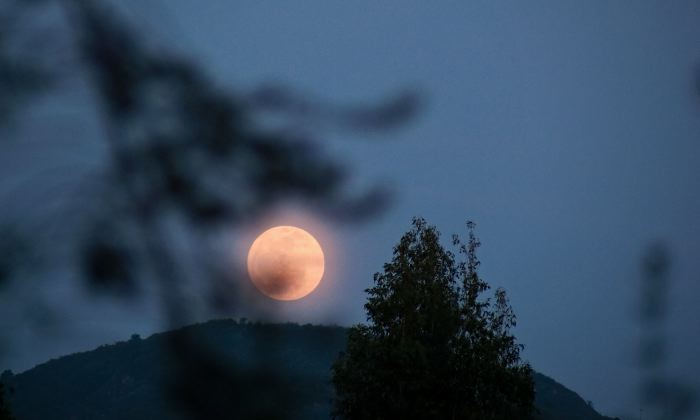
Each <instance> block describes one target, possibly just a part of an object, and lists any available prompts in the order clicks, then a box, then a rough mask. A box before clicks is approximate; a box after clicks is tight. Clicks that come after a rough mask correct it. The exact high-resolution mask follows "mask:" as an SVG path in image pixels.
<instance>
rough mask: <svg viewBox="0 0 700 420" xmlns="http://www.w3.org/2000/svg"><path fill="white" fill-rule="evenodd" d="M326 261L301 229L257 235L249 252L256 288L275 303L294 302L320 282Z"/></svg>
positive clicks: (280, 229) (308, 235)
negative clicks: (282, 301) (274, 300)
mask: <svg viewBox="0 0 700 420" xmlns="http://www.w3.org/2000/svg"><path fill="white" fill-rule="evenodd" d="M324 268H325V260H324V256H323V250H322V249H321V245H319V243H318V241H317V240H316V239H315V238H314V237H313V236H311V234H310V233H308V232H307V231H305V230H304V229H300V228H298V227H294V226H277V227H273V228H271V229H268V230H266V231H265V232H263V233H262V234H260V236H258V237H257V238H256V239H255V241H253V244H252V245H251V246H250V251H248V274H249V275H250V279H251V280H252V282H253V284H254V285H255V287H257V288H258V290H260V291H261V292H262V293H263V294H265V295H267V296H269V297H271V298H272V299H276V300H284V301H289V300H297V299H301V298H303V297H304V296H306V295H308V294H309V293H311V292H312V291H313V290H314V289H315V288H316V286H318V284H319V283H320V282H321V278H322V277H323V270H324Z"/></svg>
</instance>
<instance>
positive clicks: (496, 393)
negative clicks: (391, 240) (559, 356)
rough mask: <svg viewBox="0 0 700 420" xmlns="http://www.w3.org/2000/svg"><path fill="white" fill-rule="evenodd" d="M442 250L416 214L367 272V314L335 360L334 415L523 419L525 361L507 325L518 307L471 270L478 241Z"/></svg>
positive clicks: (527, 397) (528, 390) (526, 413)
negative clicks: (375, 269)
mask: <svg viewBox="0 0 700 420" xmlns="http://www.w3.org/2000/svg"><path fill="white" fill-rule="evenodd" d="M468 228H469V241H468V243H467V244H461V243H460V242H459V239H458V238H457V237H455V238H454V244H455V245H456V246H458V247H459V249H460V252H461V253H462V254H463V255H464V257H465V260H464V261H457V259H456V258H455V256H454V255H453V254H452V253H451V252H449V251H447V250H445V249H444V248H443V247H442V245H440V241H439V236H440V235H439V233H438V231H437V230H436V228H435V227H433V226H430V225H428V224H427V223H426V222H425V220H423V219H414V221H413V228H412V229H411V230H410V231H409V232H407V233H406V234H405V235H404V236H403V237H402V238H401V240H400V242H399V243H398V245H396V246H395V247H394V256H393V258H392V260H391V261H390V262H389V263H387V264H385V265H384V270H383V272H381V273H377V274H375V276H374V283H375V285H374V287H372V288H370V289H368V290H367V293H368V295H369V297H368V300H367V303H366V304H365V309H366V310H367V317H368V320H369V323H368V324H367V325H358V326H356V327H353V328H352V329H351V330H350V334H349V339H348V346H347V350H346V352H345V353H344V354H342V355H341V357H340V358H339V359H338V361H337V362H336V364H335V365H334V367H333V370H334V376H333V383H334V385H335V388H336V393H337V398H336V401H335V415H336V416H337V417H339V418H345V419H393V418H415V419H449V418H453V419H456V418H459V419H479V420H486V419H503V420H506V419H509V420H513V419H528V418H531V415H532V412H533V400H534V389H533V382H532V370H531V368H530V366H529V365H527V364H525V363H523V362H521V360H520V350H521V348H522V347H521V346H520V345H518V344H517V343H516V341H515V337H514V336H513V335H512V334H511V333H510V329H511V327H513V326H514V325H515V315H514V314H513V311H512V309H511V307H510V305H509V304H508V300H507V298H506V294H505V291H503V290H502V289H499V290H497V291H496V293H495V300H494V301H490V300H484V299H482V297H481V294H482V293H483V292H485V291H486V290H487V289H488V288H489V286H488V284H487V283H486V282H484V281H483V280H482V279H481V278H480V277H479V276H478V274H477V268H478V266H479V260H478V259H477V257H476V250H477V248H478V247H479V241H478V240H477V239H476V237H475V236H474V224H473V223H469V224H468Z"/></svg>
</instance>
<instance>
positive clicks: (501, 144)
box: [0, 0, 700, 415]
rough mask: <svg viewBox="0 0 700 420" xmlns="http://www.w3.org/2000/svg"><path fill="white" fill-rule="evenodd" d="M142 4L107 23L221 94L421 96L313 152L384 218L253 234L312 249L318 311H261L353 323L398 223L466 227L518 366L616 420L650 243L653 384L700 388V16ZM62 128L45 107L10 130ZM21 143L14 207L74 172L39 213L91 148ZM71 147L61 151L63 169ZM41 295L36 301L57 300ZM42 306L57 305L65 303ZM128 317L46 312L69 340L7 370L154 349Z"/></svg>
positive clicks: (626, 404) (152, 317)
mask: <svg viewBox="0 0 700 420" xmlns="http://www.w3.org/2000/svg"><path fill="white" fill-rule="evenodd" d="M145 3H146V4H144V3H142V2H136V1H128V2H125V3H124V5H122V6H120V7H121V9H123V10H122V12H124V13H125V14H126V15H128V16H129V17H130V18H131V19H133V21H134V22H136V24H137V25H140V28H141V29H143V31H144V32H145V33H146V35H147V36H149V37H151V39H153V40H155V41H156V42H158V43H160V44H161V45H163V46H166V47H167V48H168V49H172V50H175V51H179V52H181V53H183V54H185V55H186V56H188V57H191V58H193V59H195V60H197V61H199V62H200V64H202V65H203V66H204V67H205V68H206V69H207V70H208V72H209V74H210V75H211V76H212V78H213V79H214V80H216V82H217V83H218V84H219V85H220V86H222V88H226V89H232V90H234V91H235V90H242V91H245V90H247V89H253V88H255V87H256V86H259V85H261V84H265V83H271V82H272V83H276V84H282V85H284V86H290V87H293V88H294V89H295V90H298V91H301V92H304V93H305V94H308V95H310V96H312V97H317V98H323V99H324V100H329V101H333V102H337V103H357V102H360V103H369V102H371V101H373V100H380V99H382V98H383V97H384V95H387V94H391V93H395V92H397V91H400V90H402V89H406V88H408V89H414V90H417V91H418V92H420V93H421V94H422V95H423V96H424V100H425V107H424V108H423V110H422V112H421V113H420V114H419V115H418V117H417V118H416V119H415V120H413V121H411V122H410V123H409V124H407V125H406V126H405V127H403V128H402V129H400V130H397V131H394V132H391V133H388V134H386V135H384V136H377V135H369V134H366V133H352V132H349V133H330V134H329V135H328V136H327V137H328V141H327V143H326V144H324V145H323V146H324V148H325V149H326V151H327V152H328V154H329V155H330V156H333V157H337V158H339V159H340V160H341V161H343V162H344V163H346V164H347V165H348V166H349V167H350V168H351V169H352V171H353V176H354V178H355V181H356V182H357V183H358V185H371V184H372V183H375V182H379V183H383V184H387V185H389V186H391V187H392V189H393V192H394V197H395V199H394V201H393V204H392V206H391V207H390V208H389V209H388V210H387V211H386V212H385V213H384V214H383V215H381V216H380V217H377V218H375V219H373V220H371V221H369V222H367V223H364V224H360V225H339V224H336V223H333V222H332V221H327V220H321V219H319V218H317V216H315V215H314V213H313V209H304V208H294V209H281V210H279V211H278V212H277V213H275V215H273V216H271V220H274V221H275V222H276V221H280V222H281V223H280V224H287V223H288V222H289V221H293V222H298V224H300V225H303V226H304V227H307V228H308V229H309V230H311V231H313V232H314V233H317V234H318V235H319V236H320V240H321V242H322V245H326V246H327V247H328V248H330V249H331V257H330V258H331V259H330V262H329V264H330V269H329V274H327V277H326V278H324V281H323V282H322V283H321V285H320V286H319V289H318V292H314V294H312V295H310V296H309V298H308V300H305V302H303V303H298V304H297V305H296V306H295V305H294V304H288V305H287V306H284V307H281V312H282V313H283V314H284V317H286V319H290V320H293V321H299V322H334V323H339V324H342V325H351V324H354V323H357V322H362V321H364V320H365V318H364V312H363V307H362V305H363V303H364V299H365V295H364V289H365V288H367V287H369V286H370V285H371V281H372V280H371V279H372V274H373V273H374V272H376V271H378V270H379V269H381V266H382V264H383V263H384V262H385V261H387V260H388V259H389V258H390V256H391V247H392V246H393V245H394V244H395V243H396V242H397V241H398V239H399V238H400V236H401V234H402V233H403V232H405V231H406V230H408V228H409V227H410V220H411V217H413V216H423V217H425V218H427V219H428V221H429V222H430V223H432V224H435V225H436V226H437V227H438V228H439V229H440V230H441V231H442V233H443V235H444V237H445V238H446V239H447V238H449V235H450V234H452V233H464V231H465V227H464V223H465V221H466V220H473V221H475V222H476V223H477V233H478V235H479V237H480V238H481V241H482V248H481V251H480V256H481V260H482V271H481V273H482V275H483V276H484V278H485V279H486V280H487V281H488V282H489V283H491V284H492V285H493V286H501V287H504V288H506V290H507V291H508V293H509V296H510V299H511V302H512V304H513V306H514V309H515V311H516V314H517V316H518V327H517V336H518V339H519V340H520V342H522V343H523V344H525V346H526V348H525V352H524V357H525V358H526V359H527V360H528V361H529V362H531V363H532V365H533V366H534V367H535V369H536V370H538V371H541V372H543V373H545V374H547V375H550V376H552V377H553V378H555V379H556V380H558V381H559V382H561V383H563V384H565V385H566V386H567V387H569V388H571V389H573V390H575V391H576V392H578V393H579V394H581V395H582V396H583V398H584V399H586V400H592V401H593V402H594V403H595V406H596V407H597V408H598V409H599V410H600V411H602V412H603V413H605V414H608V415H624V414H625V413H634V412H636V407H637V402H636V400H635V395H636V394H635V392H636V389H635V386H636V383H637V379H638V377H637V369H636V366H637V365H636V362H635V350H636V344H637V343H638V339H639V330H638V327H637V322H636V318H635V312H634V310H635V304H636V303H637V301H638V285H639V281H640V276H641V272H640V258H641V256H642V255H643V252H644V250H645V248H646V246H647V245H648V244H649V243H651V242H653V241H656V240H662V241H664V242H665V243H666V244H668V246H669V248H670V250H671V253H672V261H673V265H672V272H671V274H672V280H673V287H672V289H671V300H672V302H673V304H672V306H671V313H670V317H671V320H672V322H671V323H670V325H671V326H670V329H669V334H670V336H671V340H672V343H673V345H672V348H671V357H672V360H673V367H672V368H673V369H674V372H677V373H678V374H679V375H685V376H686V377H687V378H689V380H694V381H695V382H694V384H695V386H696V387H698V388H700V380H698V379H697V378H700V371H697V363H696V362H695V361H694V355H695V354H698V352H700V335H698V334H697V320H698V319H700V308H698V306H697V302H698V298H700V283H699V282H698V280H699V279H698V273H700V258H698V254H699V253H700V219H699V218H698V217H697V216H698V214H700V194H698V191H700V95H699V94H698V88H697V84H696V83H697V75H698V73H699V72H700V43H699V42H698V41H699V40H700V26H699V25H697V22H699V21H700V4H699V3H697V2H694V1H674V2H667V1H650V0H643V1H635V2H631V1H628V2H607V1H601V0H596V1H585V2H583V1H581V2H574V1H553V0H552V1H535V2H518V1H502V2H500V1H499V2H493V1H469V2H466V1H464V2H448V1H445V2H440V3H435V2H430V3H428V2H418V1H415V2H414V1H402V2H398V1H395V2H391V1H387V2H374V1H357V2H340V1H310V2H268V1H247V2H230V1H213V0H212V1H208V2H191V1H187V0H168V1H167V2H166V1H162V0H161V1H154V2H145ZM77 108H79V107H78V106H76V107H75V109H73V108H69V109H68V110H66V109H65V107H64V103H50V102H49V103H47V104H44V105H43V108H42V110H40V111H38V112H37V114H36V115H35V116H33V117H30V118H33V119H34V121H36V120H41V121H46V119H49V118H58V117H57V115H72V113H77V112H78V111H77V110H76V109H77ZM71 109H73V110H72V111H71ZM44 125H46V124H44ZM27 126H28V128H25V130H26V131H27V132H30V133H32V132H39V134H40V135H36V136H34V137H35V138H38V137H41V136H42V135H46V134H47V133H48V131H49V130H50V132H51V133H52V136H54V137H56V139H57V141H56V142H55V143H54V146H53V147H52V148H44V149H43V150H42V151H41V152H40V153H41V156H36V153H37V152H36V151H35V150H34V149H33V148H27V147H25V148H21V147H17V148H16V149H14V150H11V151H10V152H9V153H8V154H6V155H5V156H4V162H3V163H4V164H3V165H2V167H3V168H4V169H2V171H3V172H4V173H5V174H8V173H12V174H13V177H12V178H8V177H3V178H2V179H3V180H2V181H0V194H2V195H0V197H2V196H4V197H11V196H13V195H12V194H17V193H16V191H17V189H18V188H20V189H21V187H17V185H18V184H21V179H22V177H30V178H32V179H36V177H37V176H38V175H36V174H37V173H39V169H41V171H42V172H41V173H42V174H43V175H41V176H42V177H44V178H46V179H47V180H48V179H51V180H52V182H56V181H55V179H54V176H53V175H50V174H49V175H47V174H46V168H47V163H50V162H53V161H54V160H58V161H61V162H63V164H64V165H65V164H66V163H65V162H66V161H68V162H70V166H72V167H73V168H74V169H73V170H72V171H71V172H70V173H69V174H65V173H63V174H62V178H61V179H62V181H61V182H62V184H61V186H59V187H52V186H51V183H50V182H49V183H48V184H47V185H49V186H48V187H47V189H48V190H49V192H48V193H47V194H46V195H44V196H42V197H41V199H42V200H46V201H48V202H51V198H50V197H51V196H52V193H51V192H53V195H54V196H56V195H60V194H58V193H56V191H59V192H60V191H65V189H67V188H71V185H74V184H75V183H77V182H79V181H78V180H80V179H83V178H85V176H86V174H89V173H90V171H91V170H92V169H94V167H96V166H99V162H100V159H101V158H100V156H102V155H103V154H104V150H102V149H101V146H99V145H91V144H90V143H89V142H87V141H84V140H81V139H84V138H86V137H90V134H89V133H95V132H97V130H99V128H97V127H95V126H90V124H87V125H86V124H84V123H83V122H81V123H80V125H76V124H73V125H71V124H70V123H64V125H61V124H59V123H56V124H51V125H50V129H47V128H41V127H34V126H33V125H32V124H27ZM42 130H43V131H42ZM74 143H80V144H81V146H80V150H81V152H80V153H75V154H71V153H67V152H66V148H65V146H66V145H71V144H74ZM0 160H3V157H2V156H0ZM76 168H77V169H76ZM59 172H60V170H59ZM0 175H3V173H2V172H0ZM47 182H48V181H47ZM47 197H48V198H47ZM26 200H28V201H30V199H29V198H27V199H26ZM249 234H250V233H248V234H247V235H249ZM242 237H243V238H244V239H241V241H243V243H244V245H245V241H246V239H245V238H248V236H246V235H242ZM324 241H325V242H326V243H325V244H324V243H323V242H324ZM446 242H447V241H446ZM239 245H240V244H239ZM239 248H240V246H239ZM239 248H235V249H239ZM240 254H242V252H240V250H239V251H236V252H235V258H239V257H241V255H240ZM243 258H244V256H243ZM62 276H63V277H65V275H63V274H61V273H56V274H55V279H56V280H55V281H54V280H48V282H49V283H51V285H50V286H47V288H59V289H60V288H61V287H63V286H60V284H61V282H60V281H59V280H60V279H61V278H63V277H62ZM61 290H63V289H61ZM61 293H65V300H66V302H68V303H70V302H71V301H72V299H78V298H77V297H76V293H77V292H70V293H69V292H67V291H64V292H61ZM61 296H64V295H61ZM64 303H65V302H64ZM134 305H137V306H138V308H140V309H139V310H138V311H134V310H133V309H130V308H124V307H123V305H118V304H114V305H112V304H111V303H109V304H107V303H105V304H102V303H92V304H85V305H84V306H81V307H80V308H79V309H73V310H66V311H65V316H66V318H69V319H71V320H72V321H73V323H74V324H76V323H77V324H79V325H81V327H80V328H79V329H78V330H75V331H73V332H71V333H70V334H63V335H62V336H61V337H55V340H54V342H53V344H52V345H51V346H48V347H47V346H40V347H39V348H37V346H36V345H35V344H36V342H37V341H36V340H37V338H36V337H33V336H31V335H30V334H29V333H26V332H22V331H18V332H17V334H18V337H20V338H18V339H17V343H19V344H18V345H20V346H25V347H26V348H28V349H30V350H28V351H24V352H20V353H21V355H16V356H11V357H10V358H9V365H10V366H11V367H12V368H13V369H15V370H17V371H21V370H23V369H26V368H28V367H31V366H33V365H34V364H36V363H38V362H41V361H43V360H45V359H47V358H48V357H55V356H58V355H60V354H64V353H67V352H71V351H77V350H86V349H89V348H91V347H94V346H96V345H99V344H103V343H104V342H110V341H114V340H118V339H124V338H126V337H128V336H129V335H130V334H131V333H133V332H140V333H142V334H149V333H151V332H155V331H157V330H158V326H159V325H160V319H159V318H158V317H159V315H158V314H157V313H155V312H153V311H152V310H150V309H148V308H149V305H147V304H144V303H143V302H142V303H140V304H138V303H134ZM43 339H45V338H43ZM31 349H34V350H31ZM683 372H684V373H683Z"/></svg>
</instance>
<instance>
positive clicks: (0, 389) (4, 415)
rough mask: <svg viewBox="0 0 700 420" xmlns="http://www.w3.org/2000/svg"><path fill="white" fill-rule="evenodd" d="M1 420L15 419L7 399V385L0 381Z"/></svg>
mask: <svg viewBox="0 0 700 420" xmlns="http://www.w3.org/2000/svg"><path fill="white" fill-rule="evenodd" d="M0 420H15V418H14V417H13V416H12V413H11V412H10V407H9V405H8V404H7V402H6V401H5V387H4V385H3V384H2V382H0Z"/></svg>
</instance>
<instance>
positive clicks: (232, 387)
mask: <svg viewBox="0 0 700 420" xmlns="http://www.w3.org/2000/svg"><path fill="white" fill-rule="evenodd" d="M347 333H348V330H347V329H345V328H341V327H324V326H311V325H303V326H301V325H295V324H277V325H270V324H252V323H249V322H245V321H240V322H238V321H234V320H219V321H210V322H207V323H204V324H198V325H193V326H190V327H186V328H182V329H179V330H175V331H171V332H167V333H162V334H155V335H153V336H151V337H148V338H145V339H141V338H139V337H138V336H132V337H131V339H130V340H128V341H124V342H120V343H116V344H113V345H108V346H101V347H99V348H97V349H95V350H93V351H88V352H84V353H76V354H73V355H70V356H65V357H61V358H59V359H55V360H51V361H49V362H47V363H44V364H41V365H38V366H36V367H35V368H33V369H30V370H28V371H26V372H23V373H20V374H17V375H14V376H11V375H3V377H2V381H3V382H4V383H5V384H6V386H7V385H9V386H11V387H12V388H14V389H15V392H14V393H13V394H12V395H11V396H10V402H11V403H12V406H13V408H14V410H15V413H16V415H17V416H18V418H20V419H22V420H46V419H52V420H94V419H103V420H124V419H129V420H184V419H187V418H190V416H189V415H188V414H191V413H183V412H182V411H181V410H179V405H178V404H176V403H174V402H173V401H172V400H171V399H169V398H168V396H167V395H168V394H167V389H166V388H165V387H163V384H173V382H172V381H171V380H170V379H169V378H171V377H172V376H176V377H179V376H180V375H181V372H180V370H181V369H182V368H183V364H182V363H180V362H179V361H177V360H176V359H173V358H172V357H171V354H172V352H171V349H172V344H171V340H177V339H178V338H177V337H178V336H179V335H181V334H187V335H188V336H190V337H192V338H196V339H197V340H198V341H200V342H201V344H202V346H204V347H206V348H209V349H211V350H212V351H214V352H215V355H216V360H218V361H219V362H220V363H221V364H222V366H226V370H223V371H217V372H208V373H206V374H201V375H197V376H196V377H198V378H200V379H201V378H207V381H205V382H197V383H196V385H197V388H196V392H197V394H196V395H193V396H192V399H193V400H194V401H197V402H198V403H197V404H200V403H206V402H207V401H212V402H215V401H217V400H218V398H216V396H217V395H218V394H229V393H239V394H240V395H241V398H230V399H228V400H227V401H228V405H227V406H225V407H223V408H225V409H226V410H228V411H222V412H216V413H214V416H213V417H211V418H212V419H218V418H227V419H229V418H236V419H238V418H270V416H267V417H266V415H268V414H273V415H274V414H275V413H270V411H269V410H270V409H274V408H276V407H278V406H279V404H280V403H279V402H280V401H286V403H285V404H284V405H285V406H286V410H287V411H286V412H285V414H284V415H282V416H277V417H274V416H273V417H272V418H291V419H304V420H308V419H328V418H329V415H330V411H331V399H332V397H333V387H332V384H331V370H330V369H329V367H330V366H331V365H332V363H333V360H334V359H335V358H336V357H337V355H338V352H340V351H341V350H342V349H344V348H345V346H346V343H347ZM264 346H268V347H269V348H268V349H264ZM261 351H263V352H265V354H266V355H267V358H268V361H274V362H275V363H274V365H273V366H275V368H276V369H279V370H281V371H282V372H283V375H282V376H283V377H285V378H286V379H287V382H284V383H282V384H280V383H278V384H277V385H276V386H274V387H271V386H268V384H266V383H265V381H266V380H267V379H266V378H267V376H266V369H269V366H270V365H265V364H261V363H260V359H259V358H258V357H257V356H256V353H259V352H261ZM191 366H192V368H191V369H193V370H194V369H198V368H200V366H201V364H200V363H192V365H191ZM241 367H246V368H245V369H241ZM212 377H213V378H218V379H214V380H209V379H208V378H212ZM232 378H233V379H235V380H234V381H231V380H232ZM534 380H535V388H536V390H537V398H536V406H537V408H538V411H539V412H540V413H541V414H540V415H538V417H537V419H538V420H563V419H566V420H609V419H608V418H607V417H603V416H601V415H600V414H598V413H596V412H595V410H593V408H591V407H589V406H588V404H586V402H585V401H584V400H583V399H582V398H581V397H579V396H578V395H577V394H576V393H574V392H573V391H571V390H568V389H567V388H565V387H564V386H562V385H560V384H559V383H557V382H555V381H554V380H552V379H550V378H548V377H546V376H544V375H541V374H538V373H535V374H534ZM175 383H179V381H178V382H175ZM207 397H208V398H207ZM210 408H211V406H209V407H207V406H197V413H198V414H200V413H203V412H205V411H206V410H208V409H210ZM233 413H236V414H233Z"/></svg>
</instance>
